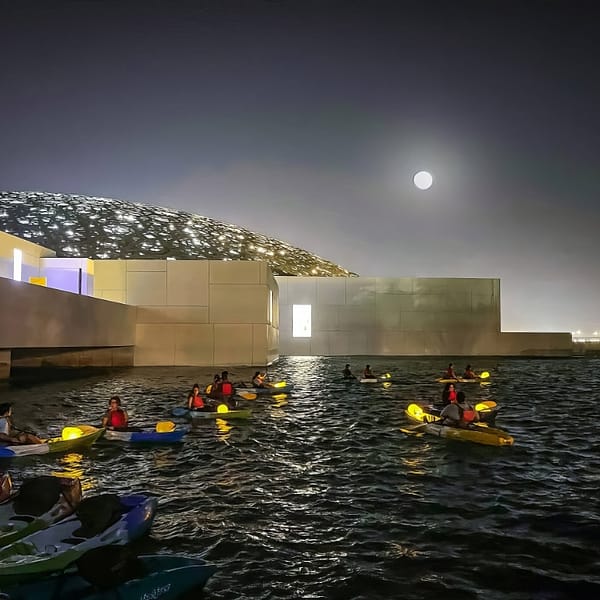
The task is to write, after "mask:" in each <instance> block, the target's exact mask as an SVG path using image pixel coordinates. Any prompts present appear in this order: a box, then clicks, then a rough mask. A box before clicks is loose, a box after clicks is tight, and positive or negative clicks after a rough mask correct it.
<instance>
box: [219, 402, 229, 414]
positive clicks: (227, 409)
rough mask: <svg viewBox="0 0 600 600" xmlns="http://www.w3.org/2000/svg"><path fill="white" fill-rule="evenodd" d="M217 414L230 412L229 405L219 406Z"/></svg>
mask: <svg viewBox="0 0 600 600" xmlns="http://www.w3.org/2000/svg"><path fill="white" fill-rule="evenodd" d="M217 412H218V413H226V412H229V407H228V406H227V404H219V406H217Z"/></svg>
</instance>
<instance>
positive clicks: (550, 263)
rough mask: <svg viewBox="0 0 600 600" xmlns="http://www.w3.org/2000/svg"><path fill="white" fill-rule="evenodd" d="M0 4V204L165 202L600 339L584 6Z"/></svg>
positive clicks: (527, 2) (594, 24) (591, 16)
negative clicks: (477, 288) (482, 285)
mask: <svg viewBox="0 0 600 600" xmlns="http://www.w3.org/2000/svg"><path fill="white" fill-rule="evenodd" d="M0 7H1V14H0V32H1V37H0V40H1V44H2V52H1V53H0V82H1V85H0V103H1V111H0V189H3V190H36V191H49V192H65V193H77V194H89V195H97V196H105V197H114V198H119V199H122V200H130V201H135V202H144V203H147V204H153V205H161V206H168V207H172V208H179V209H185V210H189V211H191V212H194V213H198V214H202V215H205V216H209V217H213V218H217V219H220V220H223V221H226V222H230V223H235V224H238V225H242V226H244V227H248V228H249V229H252V230H255V231H258V232H261V233H264V234H267V235H269V236H272V237H277V238H280V239H283V240H285V241H287V242H290V243H292V244H294V245H297V246H300V247H302V248H305V249H307V250H310V251H311V252H314V253H316V254H318V255H320V256H322V257H324V258H327V259H329V260H332V261H334V262H336V263H339V264H341V265H342V266H344V267H345V268H347V269H349V270H352V271H355V272H357V273H359V274H360V275H364V276H386V277H403V276H428V277H454V276H457V277H500V278H501V279H502V307H503V315H502V317H503V318H502V326H503V329H504V330H521V331H575V330H577V329H579V330H581V331H582V335H583V334H591V333H592V331H598V330H600V314H599V312H600V311H599V310H598V306H599V305H600V266H599V260H598V258H599V257H598V251H597V248H598V242H597V236H596V231H597V229H598V226H599V224H600V206H599V202H598V200H599V191H600V170H599V168H598V167H599V165H598V162H599V157H600V116H599V115H600V76H599V74H598V73H599V72H600V71H599V68H600V67H599V59H600V41H599V40H600V35H599V34H598V16H600V15H599V14H597V13H598V11H599V10H600V7H599V8H598V9H595V3H593V2H589V3H584V2H559V1H551V0H547V1H541V0H515V1H514V2H511V1H509V0H505V1H504V2H491V1H485V0H478V1H473V2H466V1H465V2H461V1H460V0H456V1H450V0H448V1H445V2H441V1H440V2H428V1H427V0H415V1H402V0H397V1H396V2H378V1H377V0H370V1H366V0H365V1H336V0H295V1H294V0H279V1H278V0H271V1H267V0H245V1H241V0H240V1H238V2H233V1H228V0H213V1H210V2H209V1H204V2H203V1H196V2H192V1H177V0H170V1H153V0H146V1H145V2H143V3H136V2H127V1H126V0H114V1H108V0H107V1H98V0H96V1H93V0H78V1H75V0H73V1H70V2H67V1H63V2H53V1H52V0H45V1H43V2H28V1H27V0H18V1H17V0H0ZM421 169H426V170H430V171H431V172H432V173H433V175H434V186H433V187H432V188H431V189H430V190H428V191H425V192H423V191H419V190H417V189H416V188H415V187H414V185H413V183H412V176H413V174H414V173H415V172H416V171H419V170H421ZM0 225H1V224H0Z"/></svg>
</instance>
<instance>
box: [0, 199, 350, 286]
mask: <svg viewBox="0 0 600 600" xmlns="http://www.w3.org/2000/svg"><path fill="white" fill-rule="evenodd" d="M0 223H1V224H2V225H1V227H2V229H3V231H5V232H6V233H9V234H12V235H15V236H17V237H20V238H22V239H26V240H28V241H30V242H33V243H35V244H38V245H40V246H44V247H46V248H49V249H51V250H54V251H55V252H56V255H57V256H58V257H70V258H72V257H76V258H92V259H117V258H122V259H134V258H157V259H166V258H175V259H205V260H260V261H265V262H267V263H268V264H269V266H270V267H271V270H272V271H273V274H274V275H304V276H307V275H312V276H315V275H317V276H325V277H332V276H333V277H335V276H338V277H348V276H351V275H354V273H351V272H349V271H347V270H346V269H343V268H342V267H340V266H339V265H336V264H334V263H332V262H329V261H328V260H325V259H323V258H320V257H319V256H316V255H314V254H311V253H310V252H307V251H306V250H302V249H301V248H296V247H294V246H291V245H290V244H287V243H285V242H282V241H280V240H277V239H274V238H270V237H267V236H265V235H262V234H260V233H254V232H252V231H249V230H248V229H244V228H243V227H239V226H237V225H231V224H229V223H223V222H222V221H217V220H215V219H210V218H208V217H203V216H200V215H194V214H192V213H189V212H185V211H182V210H174V209H171V208H161V207H158V206H149V205H147V204H138V203H133V202H126V201H124V200H115V199H112V198H97V197H94V196H80V195H75V194H50V193H46V192H0Z"/></svg>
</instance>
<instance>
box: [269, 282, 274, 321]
mask: <svg viewBox="0 0 600 600" xmlns="http://www.w3.org/2000/svg"><path fill="white" fill-rule="evenodd" d="M268 323H269V324H273V290H269V319H268Z"/></svg>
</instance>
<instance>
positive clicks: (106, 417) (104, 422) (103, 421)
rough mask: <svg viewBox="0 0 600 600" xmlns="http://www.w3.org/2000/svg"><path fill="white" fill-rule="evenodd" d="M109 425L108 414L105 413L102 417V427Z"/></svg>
mask: <svg viewBox="0 0 600 600" xmlns="http://www.w3.org/2000/svg"><path fill="white" fill-rule="evenodd" d="M107 425H108V413H105V414H104V416H103V417H102V427H106V426H107Z"/></svg>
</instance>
